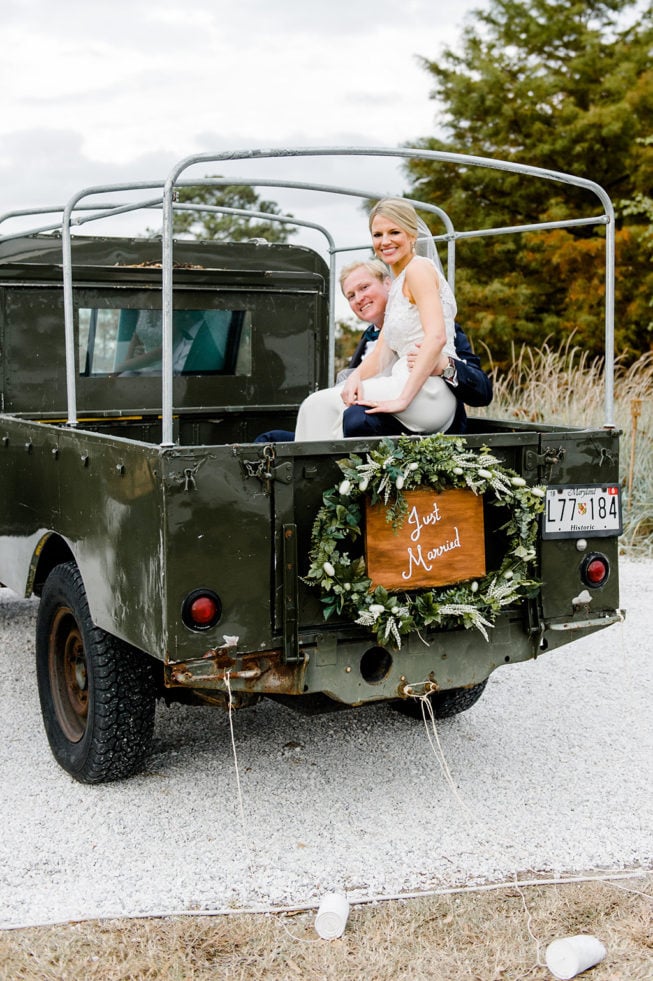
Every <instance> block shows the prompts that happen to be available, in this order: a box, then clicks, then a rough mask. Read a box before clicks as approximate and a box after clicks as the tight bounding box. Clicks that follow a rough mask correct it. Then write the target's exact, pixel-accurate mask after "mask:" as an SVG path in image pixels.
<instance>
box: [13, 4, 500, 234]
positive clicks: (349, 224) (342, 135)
mask: <svg viewBox="0 0 653 981" xmlns="http://www.w3.org/2000/svg"><path fill="white" fill-rule="evenodd" d="M486 2H487V0H480V3H481V5H482V4H483V3H486ZM440 6H441V5H437V6H436V5H434V4H433V3H432V2H431V0H405V2H404V3H403V4H402V5H401V8H398V7H397V4H396V3H394V2H393V3H391V2H390V0H377V2H375V3H374V4H373V5H372V6H370V5H369V4H361V3H356V2H353V3H352V2H351V0H330V2H329V3H328V4H320V5H315V4H311V3H308V2H306V0H277V2H276V3H274V4H272V3H270V2H269V0H195V2H194V3H193V4H184V5H182V4H180V3H179V0H159V2H157V3H152V2H151V0H112V2H110V3H109V2H108V0H96V2H94V3H89V2H88V0H61V2H60V3H59V4H57V6H56V8H53V7H52V4H51V2H50V0H14V2H11V0H9V2H7V0H5V2H4V3H3V59H2V61H1V62H0V86H2V91H3V112H2V114H1V116H0V140H1V143H0V145H1V146H2V152H1V155H0V213H2V212H6V211H8V210H13V209H15V208H18V207H31V206H36V205H45V204H63V203H65V202H66V201H67V200H68V199H69V197H70V196H71V195H72V194H73V193H74V192H75V191H77V190H78V189H80V188H83V187H88V186H94V185H97V184H101V183H113V182H115V183H118V182H126V181H128V180H130V179H131V180H146V179H147V178H155V179H163V178H165V176H166V175H167V173H168V172H169V170H170V168H171V167H172V166H173V164H174V163H175V161H177V160H180V159H183V158H185V157H186V156H187V155H189V154H193V153H198V152H208V151H215V152H219V151H223V150H228V149H242V148H246V147H265V146H273V147H283V146H326V145H335V146H368V145H377V146H379V145H386V146H396V145H398V144H400V143H405V142H410V141H411V140H413V139H418V138H420V137H423V136H427V135H430V134H432V133H433V132H434V118H435V116H436V110H437V107H436V106H435V104H434V103H433V102H432V101H431V100H429V91H430V88H431V82H430V78H429V76H428V74H427V73H426V72H425V71H424V70H423V69H422V68H421V67H420V65H419V63H418V59H417V56H418V55H424V56H426V57H428V58H435V57H437V54H438V51H439V50H440V49H441V48H442V47H443V46H444V45H450V46H451V45H455V42H456V39H457V37H458V36H459V34H460V31H461V29H462V19H463V15H464V13H465V11H467V10H468V9H470V8H471V7H476V6H479V3H476V2H475V0H461V2H460V3H458V4H456V5H455V6H454V5H447V8H446V10H445V11H444V12H443V11H442V10H441V9H439V7H440ZM257 168H258V169H257ZM198 172H200V173H216V172H222V173H225V174H227V175H238V174H239V173H240V174H252V175H256V174H258V173H260V165H256V166H254V165H252V164H249V163H248V162H242V163H238V164H235V163H234V164H231V165H229V164H221V165H220V166H219V168H218V167H216V166H207V167H206V168H200V169H199V171H198ZM267 173H268V174H269V176H271V177H275V176H277V177H281V176H290V177H291V178H293V179H295V180H313V181H319V182H321V183H327V184H329V183H330V184H335V183H346V184H351V185H353V186H354V187H359V188H361V189H364V190H368V191H369V192H370V193H371V194H372V195H373V194H375V193H377V192H378V193H380V194H383V193H389V192H390V193H397V192H399V191H401V190H402V189H403V186H404V181H403V179H402V177H401V174H400V173H399V171H398V168H397V166H396V163H395V162H393V161H388V160H382V159H377V160H373V161H371V162H368V163H366V164H363V163H362V161H361V162H359V161H353V162H348V163H345V162H344V161H343V160H338V159H336V160H332V161H327V160H319V161H310V162H309V161H306V160H302V159H291V160H284V161H283V162H282V163H278V162H277V163H270V164H269V166H268V170H267ZM264 196H265V197H269V198H272V199H275V200H278V201H279V203H280V205H281V207H282V208H283V209H284V210H289V211H293V212H294V213H295V214H296V215H298V216H299V215H300V214H301V216H302V217H306V218H307V219H308V220H311V221H316V222H323V223H325V224H330V225H332V226H335V231H336V233H337V234H339V235H340V236H341V237H343V239H344V240H345V241H346V242H347V243H348V244H355V243H356V242H358V241H365V240H366V235H367V230H366V222H365V218H364V215H363V214H362V213H361V212H360V211H359V209H358V204H359V203H358V201H357V200H355V199H352V198H339V199H336V200H335V201H333V202H330V203H329V205H328V207H327V206H326V205H325V198H324V196H323V195H322V196H321V195H307V194H306V193H305V192H300V191H289V192H287V193H286V194H285V195H283V194H282V192H280V191H279V192H276V190H273V189H271V190H269V191H267V190H266V191H265V192H264ZM145 223H146V224H149V225H153V224H155V221H154V220H153V218H152V217H151V216H149V217H148V218H147V219H146V220H145ZM2 230H3V231H9V230H10V229H9V228H8V227H7V225H5V226H3V229H2ZM11 230H14V228H13V227H12V228H11ZM309 238H310V236H309ZM318 238H319V236H318ZM313 239H314V241H310V242H309V243H308V244H317V241H316V239H315V236H313ZM320 245H321V240H320Z"/></svg>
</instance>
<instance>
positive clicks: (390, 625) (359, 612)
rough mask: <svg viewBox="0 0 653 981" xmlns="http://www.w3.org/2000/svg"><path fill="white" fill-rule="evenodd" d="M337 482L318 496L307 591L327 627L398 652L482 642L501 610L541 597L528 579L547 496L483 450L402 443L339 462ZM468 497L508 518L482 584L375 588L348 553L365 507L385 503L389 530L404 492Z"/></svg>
mask: <svg viewBox="0 0 653 981" xmlns="http://www.w3.org/2000/svg"><path fill="white" fill-rule="evenodd" d="M338 466H339V467H340V469H341V471H342V474H343V479H342V480H341V481H340V482H339V483H338V485H337V486H336V487H332V488H331V489H330V490H328V491H326V492H325V493H324V495H323V505H322V507H321V508H320V510H319V512H318V514H317V517H316V519H315V522H314V524H313V531H312V536H311V551H310V554H309V558H310V567H309V570H308V573H307V575H306V577H305V579H306V581H307V582H309V583H310V584H312V585H316V586H318V587H319V589H320V591H321V594H322V596H321V598H322V603H323V606H324V618H325V620H326V619H328V618H329V617H330V616H331V615H332V614H334V613H337V614H341V615H345V616H347V617H348V618H351V619H352V620H353V621H354V622H355V623H358V624H360V625H361V626H363V627H368V628H369V629H370V630H372V631H373V632H374V633H375V634H376V637H377V639H378V641H379V643H382V644H386V643H388V642H389V641H390V642H392V643H394V644H395V645H396V646H397V647H401V636H402V635H404V634H408V633H411V632H415V631H416V632H418V633H419V632H420V631H422V630H426V629H428V628H432V627H444V628H454V627H460V626H462V627H466V628H468V627H475V628H477V629H478V630H479V631H480V632H481V633H482V634H483V636H484V637H485V639H486V640H487V639H488V633H487V630H488V628H490V627H492V626H493V625H494V623H495V621H496V618H497V615H498V614H499V612H500V611H501V609H502V608H503V607H505V606H508V605H510V604H512V603H515V602H517V601H519V600H521V599H524V598H526V597H529V596H533V595H535V594H536V593H537V590H538V588H539V585H540V584H539V582H538V581H537V580H536V579H534V578H533V565H534V562H535V557H536V552H535V542H536V540H537V535H538V528H539V515H540V514H541V512H542V510H543V509H544V495H545V491H544V489H543V488H542V487H537V486H529V485H528V483H527V482H526V481H525V480H524V478H523V477H520V476H519V475H518V474H516V473H515V472H514V471H513V470H510V469H508V468H507V467H504V466H502V464H501V463H500V461H499V460H498V459H497V458H496V457H495V456H493V455H492V454H491V453H490V451H489V450H488V449H487V448H486V447H482V448H481V449H480V451H474V450H472V449H470V448H469V447H468V446H467V444H466V442H465V440H464V439H462V438H456V437H451V436H444V435H443V434H441V433H438V434H436V435H434V436H427V437H424V438H423V439H420V440H415V439H411V438H410V437H406V436H401V437H399V438H398V439H397V440H396V441H394V440H390V439H384V440H382V441H381V442H380V443H379V445H378V447H377V448H376V449H374V450H372V452H370V453H368V454H367V458H366V459H365V460H363V459H362V458H361V457H359V456H356V455H353V456H350V457H348V458H347V459H344V460H339V461H338ZM424 486H426V487H432V488H433V490H435V491H442V490H446V489H449V488H463V489H464V488H468V489H469V490H472V491H473V492H474V493H475V494H488V495H492V496H493V500H492V501H491V503H492V504H495V505H497V506H499V507H503V508H504V509H506V510H507V511H508V513H509V517H508V520H507V522H506V523H505V524H504V525H502V531H503V532H504V534H505V535H506V538H507V542H508V544H507V548H506V552H505V555H504V557H503V559H502V561H501V564H500V566H499V568H498V569H495V570H493V571H491V572H489V573H488V574H487V575H486V576H485V577H484V578H482V579H474V580H470V581H467V582H461V583H456V584H455V585H451V586H442V587H438V588H435V589H420V590H417V591H415V592H411V593H408V592H395V593H389V592H388V591H387V590H386V589H384V588H383V586H376V587H375V588H374V589H372V588H371V586H372V583H371V581H370V579H369V578H368V577H367V575H366V568H365V557H364V556H362V555H361V556H355V557H354V558H351V557H350V554H349V546H350V544H351V543H353V542H355V541H356V540H357V539H359V538H360V537H361V535H362V520H363V514H364V505H365V499H366V497H369V500H370V503H371V504H376V503H377V502H379V501H381V502H383V504H384V505H385V506H386V508H387V520H388V521H389V522H391V523H392V525H393V527H395V528H396V527H401V525H402V524H403V522H404V520H405V518H406V516H407V511H408V507H407V503H406V497H405V495H404V491H406V490H411V489H414V488H417V487H424Z"/></svg>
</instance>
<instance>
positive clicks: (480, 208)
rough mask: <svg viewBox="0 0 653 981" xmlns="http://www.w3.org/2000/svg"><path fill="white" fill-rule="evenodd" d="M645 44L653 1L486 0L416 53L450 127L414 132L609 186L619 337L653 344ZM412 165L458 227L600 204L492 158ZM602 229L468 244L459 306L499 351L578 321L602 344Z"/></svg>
mask: <svg viewBox="0 0 653 981" xmlns="http://www.w3.org/2000/svg"><path fill="white" fill-rule="evenodd" d="M652 45H653V18H652V15H651V11H650V9H648V8H645V9H644V10H642V9H641V5H638V4H637V3H636V2H635V0H491V2H490V5H489V7H488V8H487V9H485V10H477V11H475V12H474V14H473V15H472V18H470V20H469V21H468V22H467V26H466V27H465V28H464V30H463V33H462V43H461V50H460V51H459V52H456V51H453V50H451V49H446V50H445V51H444V52H443V54H442V56H441V57H440V59H439V60H438V61H430V60H427V59H424V60H423V65H424V67H425V69H426V70H427V71H428V72H429V73H430V75H431V77H432V79H433V81H434V88H433V91H432V93H431V95H432V98H434V99H437V101H438V103H439V104H440V105H442V106H443V114H442V116H441V118H440V119H439V123H440V124H441V126H440V128H441V130H442V132H443V133H444V134H445V138H444V139H437V138H429V139H424V140H422V141H420V143H419V145H420V146H422V147H425V148H428V149H432V150H447V151H450V152H451V151H453V152H460V153H469V154H476V155H479V156H487V157H493V156H494V157H497V158H501V159H506V160H513V161H517V162H520V163H525V164H531V165H535V166H539V167H544V168H547V169H552V170H559V171H566V172H570V173H573V174H575V175H577V176H582V177H586V178H589V179H591V180H593V181H596V182H597V183H599V184H601V185H602V186H603V187H604V188H605V189H606V190H607V191H608V193H609V194H610V196H611V198H612V200H613V202H614V203H615V205H616V207H617V262H618V276H617V298H616V306H617V317H616V320H617V351H618V353H619V352H625V353H626V354H627V355H628V356H633V357H634V356H637V355H638V354H640V353H642V352H643V351H645V350H648V349H649V348H650V347H651V346H653V324H652V322H651V321H652V316H651V313H652V311H651V306H650V296H651V287H652V286H653V282H652V280H651V275H652V274H651V269H652V267H653V262H652V260H653V243H652V241H651V236H650V211H647V208H648V205H649V204H650V199H651V198H650V195H651V187H652V185H653V146H651V143H650V140H648V139H647V137H648V136H649V134H650V129H651V119H652V118H653V70H652V68H651V63H652V59H651V50H652ZM407 172H408V175H409V179H410V181H411V183H412V187H411V189H410V191H409V194H410V195H414V196H415V197H421V198H423V199H425V200H428V201H432V202H434V203H437V204H439V205H441V206H442V207H444V208H445V209H446V210H447V211H448V212H449V213H450V215H451V216H452V218H453V220H454V223H455V225H456V227H457V228H458V229H464V228H466V227H493V226H500V225H516V224H521V223H528V222H532V221H539V220H558V219H561V218H566V217H570V216H572V215H573V216H574V217H578V216H582V215H584V214H587V215H589V214H594V215H595V214H597V213H598V211H599V208H600V205H599V203H598V200H597V199H596V197H595V196H594V195H592V194H591V193H590V192H588V191H585V190H581V189H575V188H570V187H568V186H566V185H562V184H555V183H552V182H549V181H534V180H532V179H527V178H522V177H519V176H517V175H506V174H502V173H500V172H498V171H488V170H481V169H479V168H475V167H469V168H464V169H463V168H457V167H454V166H453V165H451V166H449V165H445V166H442V165H439V164H437V165H434V164H432V163H429V162H428V161H410V162H409V163H408V164H407ZM437 230H441V229H437ZM602 237H603V229H602V227H600V226H588V227H583V228H580V229H574V230H570V231H562V232H561V231H555V232H550V233H538V234H537V235H534V234H532V235H526V234H524V235H521V236H509V237H502V238H498V239H497V238H495V239H473V240H469V241H467V242H460V243H459V246H458V257H459V258H458V261H459V263H460V266H459V273H458V275H457V280H456V293H457V300H458V306H459V310H460V316H461V319H462V320H464V322H465V324H466V325H467V326H469V327H470V328H471V329H472V332H473V333H474V335H475V336H476V337H477V338H479V339H481V340H483V341H484V342H485V343H486V344H487V345H488V347H489V348H490V349H491V351H492V352H493V354H494V355H495V357H496V359H497V360H498V361H499V362H501V361H505V360H507V359H508V358H509V357H510V347H511V343H512V342H516V343H517V344H520V343H540V342H541V341H542V340H543V339H544V337H546V336H549V337H550V338H551V339H552V340H553V342H554V343H555V342H560V341H562V340H564V339H565V337H566V335H567V334H568V332H569V330H571V329H574V330H576V332H577V340H578V342H580V343H583V344H584V345H585V346H587V347H588V348H589V349H590V350H592V351H593V352H597V353H598V352H600V350H601V347H602V332H601V330H600V329H599V327H598V323H597V319H598V318H600V316H601V310H602V306H601V305H602V299H603V285H602V283H601V282H600V274H601V269H600V259H599V258H598V256H599V255H600V254H601V253H602V249H601V247H600V246H601V241H600V240H601V239H602ZM572 245H576V246H578V247H579V254H577V255H574V250H573V249H572V248H571V246H572Z"/></svg>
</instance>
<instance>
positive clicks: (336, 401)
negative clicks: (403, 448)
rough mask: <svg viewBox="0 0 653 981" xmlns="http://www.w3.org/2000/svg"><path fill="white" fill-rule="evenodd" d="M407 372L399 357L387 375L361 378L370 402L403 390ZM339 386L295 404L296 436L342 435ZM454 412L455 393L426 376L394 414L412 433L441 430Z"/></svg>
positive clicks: (299, 437) (334, 437)
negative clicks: (412, 395) (297, 407)
mask: <svg viewBox="0 0 653 981" xmlns="http://www.w3.org/2000/svg"><path fill="white" fill-rule="evenodd" d="M407 376H408V362H407V360H406V358H400V359H399V360H398V361H397V362H395V364H394V366H393V369H392V374H391V375H375V376H374V377H373V378H367V379H365V381H364V382H363V392H364V395H365V398H366V399H370V401H373V402H380V401H385V400H386V399H393V398H397V396H399V395H400V394H401V392H402V391H403V388H404V385H405V383H406V378H407ZM342 389H343V386H342V385H335V386H334V387H333V388H323V389H321V390H320V391H319V392H313V394H312V395H309V396H308V398H306V399H304V401H303V402H302V404H301V405H300V407H299V414H298V415H297V425H296V427H295V439H296V440H298V441H299V440H304V441H308V440H321V439H341V438H342V435H343V434H342V416H343V413H344V411H345V409H346V408H347V406H346V405H345V403H344V402H343V401H342V397H341V394H340V393H341V392H342ZM455 414H456V397H455V395H454V394H453V392H452V391H451V389H450V388H449V386H448V385H447V383H446V382H444V381H443V380H442V378H435V377H433V376H431V377H429V378H427V379H426V381H425V382H424V384H423V385H422V387H421V389H420V390H419V392H418V393H417V395H416V396H415V398H414V399H413V401H412V402H411V403H410V405H409V406H408V408H407V409H404V411H403V412H397V413H396V418H397V419H398V420H399V421H400V422H401V423H402V424H403V425H404V426H406V428H407V429H410V430H412V431H413V432H415V433H436V432H444V431H445V430H447V429H448V428H449V426H450V425H451V423H452V422H453V417H454V415H455Z"/></svg>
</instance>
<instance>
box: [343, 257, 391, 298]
mask: <svg viewBox="0 0 653 981" xmlns="http://www.w3.org/2000/svg"><path fill="white" fill-rule="evenodd" d="M356 269H367V271H368V273H370V275H372V276H374V277H375V278H376V279H378V280H379V282H383V280H384V279H386V278H387V277H388V276H389V275H390V273H389V272H388V268H387V266H385V265H384V264H383V263H382V262H381V260H380V259H359V260H358V262H350V263H349V265H348V266H345V267H344V268H343V269H342V270H341V272H340V276H339V277H338V282H339V283H340V289H341V290H343V291H344V284H345V280H346V279H347V276H351V274H352V273H353V272H355V271H356Z"/></svg>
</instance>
